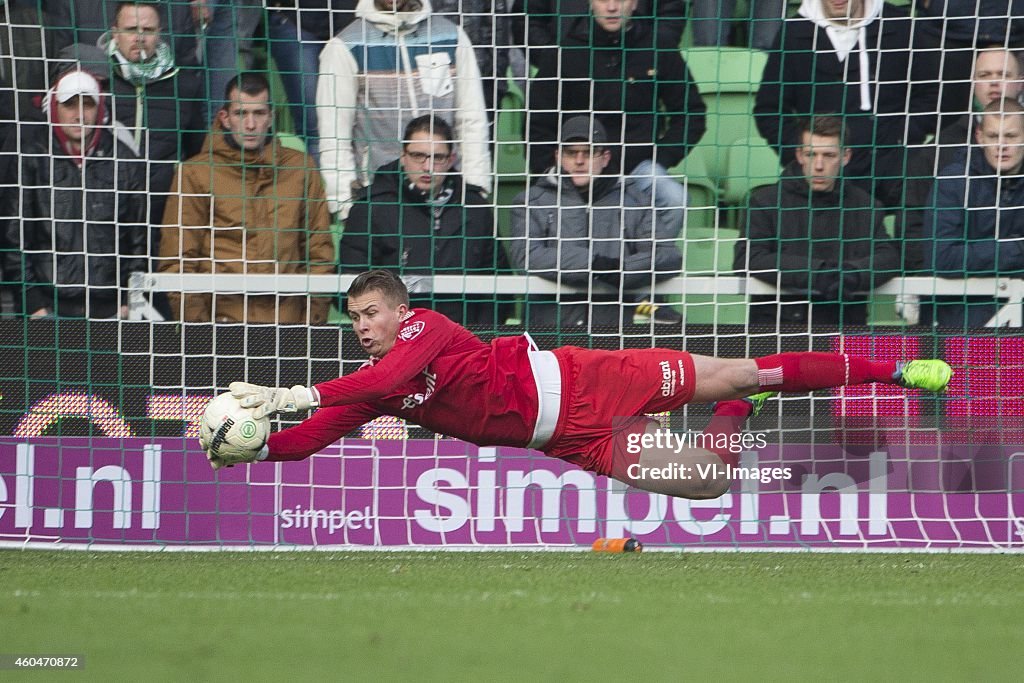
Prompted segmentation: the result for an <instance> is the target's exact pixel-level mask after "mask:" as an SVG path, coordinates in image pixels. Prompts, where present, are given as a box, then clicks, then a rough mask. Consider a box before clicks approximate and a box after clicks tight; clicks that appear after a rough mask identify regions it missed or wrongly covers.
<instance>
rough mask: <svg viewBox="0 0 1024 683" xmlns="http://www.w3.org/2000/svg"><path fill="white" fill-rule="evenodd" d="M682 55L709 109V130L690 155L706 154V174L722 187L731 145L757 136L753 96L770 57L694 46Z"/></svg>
mask: <svg viewBox="0 0 1024 683" xmlns="http://www.w3.org/2000/svg"><path fill="white" fill-rule="evenodd" d="M682 54H683V58H684V59H685V60H686V63H687V65H688V66H689V68H690V72H691V73H692V74H693V77H694V79H695V80H696V81H697V87H698V89H699V90H700V93H701V96H702V97H703V98H704V103H705V105H706V106H707V109H708V113H707V130H706V132H705V133H704V137H702V138H701V140H700V142H699V143H698V144H697V147H696V148H695V149H694V150H693V151H692V152H691V153H690V156H691V157H692V156H693V155H694V154H697V155H699V156H701V157H703V160H704V166H705V169H706V171H707V176H708V177H709V178H711V179H712V180H713V181H714V182H715V184H716V186H717V187H718V188H719V190H720V189H721V180H722V178H724V177H725V175H727V164H728V150H729V147H730V145H732V144H733V143H734V142H736V141H737V140H740V139H743V138H754V137H757V127H756V126H755V125H754V119H753V115H752V112H753V108H754V95H755V94H756V93H757V90H758V87H759V86H760V82H761V74H762V72H763V71H764V65H765V62H766V61H767V59H768V56H767V55H766V54H765V53H764V52H762V51H760V50H748V49H746V48H739V47H722V48H719V47H694V48H687V49H685V50H683V51H682Z"/></svg>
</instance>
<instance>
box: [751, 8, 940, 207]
mask: <svg viewBox="0 0 1024 683" xmlns="http://www.w3.org/2000/svg"><path fill="white" fill-rule="evenodd" d="M836 12H837V10H836V9H835V6H834V5H833V3H831V2H828V1H827V0H804V2H803V4H802V5H801V6H800V15H799V16H797V17H794V18H792V19H789V20H787V21H786V22H785V25H784V26H783V30H782V31H781V32H780V36H781V37H780V41H779V43H778V44H777V47H778V49H774V50H772V51H771V53H770V54H769V55H768V61H767V63H766V64H765V67H764V73H763V75H762V77H761V87H760V89H759V90H758V93H757V98H756V101H755V104H754V116H755V119H756V121H757V128H758V130H759V131H760V132H761V135H762V136H763V137H764V139H765V140H767V141H768V142H769V143H770V144H771V145H772V146H773V147H775V148H776V150H777V151H778V153H779V158H780V161H781V162H782V165H783V166H785V165H787V164H789V163H790V162H791V161H793V158H794V152H795V150H796V148H797V147H798V146H799V143H800V135H799V132H798V130H797V121H798V120H799V119H801V118H806V117H808V116H813V115H815V114H831V113H838V114H839V115H841V116H842V117H843V119H844V122H845V125H846V127H847V130H848V131H849V141H850V148H851V151H852V153H853V155H852V157H851V158H850V163H849V165H848V166H847V167H846V169H845V171H844V175H845V177H846V178H847V179H849V180H852V181H854V182H856V183H858V184H859V185H861V186H862V187H863V188H864V189H866V190H868V191H869V192H871V193H872V194H874V195H875V197H876V198H877V199H879V200H880V201H881V202H882V203H883V204H886V205H887V206H899V205H901V204H902V202H903V197H902V194H903V187H902V185H903V183H902V182H901V181H900V179H902V178H903V177H904V176H905V175H906V173H905V166H906V159H905V157H906V145H910V144H920V143H922V142H924V140H925V138H926V137H927V136H928V135H930V134H933V133H934V132H935V121H936V106H937V105H936V102H937V99H938V54H937V53H935V52H928V51H923V50H919V49H917V47H918V46H917V41H918V40H919V39H918V36H917V34H916V33H915V32H914V31H913V30H912V28H913V23H912V20H911V18H910V17H909V16H908V14H907V12H906V10H905V8H900V7H894V6H892V5H889V4H887V3H885V2H883V1H882V0H851V1H850V2H849V3H847V5H846V9H845V10H843V14H842V15H839V14H837V13H836Z"/></svg>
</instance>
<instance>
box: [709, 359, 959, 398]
mask: <svg viewBox="0 0 1024 683" xmlns="http://www.w3.org/2000/svg"><path fill="white" fill-rule="evenodd" d="M693 363H694V368H695V371H696V390H695V392H694V397H693V399H692V400H693V401H695V402H697V403H712V402H715V401H727V400H730V399H735V398H741V397H743V396H748V395H750V394H753V393H755V392H759V391H784V392H785V391H796V392H803V391H814V390H815V389H828V388H831V387H840V386H849V385H854V384H865V383H868V382H880V383H882V384H899V385H901V386H904V387H907V388H908V389H924V390H926V391H935V392H938V391H943V390H944V389H945V388H946V385H947V384H948V383H949V380H950V378H951V377H952V375H953V371H952V370H951V369H950V367H949V365H947V364H946V363H945V362H944V361H941V360H913V361H909V362H906V363H901V362H895V361H875V360H871V359H869V358H862V357H859V356H850V355H847V354H844V353H817V352H802V353H801V352H797V353H777V354H774V355H771V356H762V357H761V358H745V359H726V358H712V357H710V356H697V355H694V356H693Z"/></svg>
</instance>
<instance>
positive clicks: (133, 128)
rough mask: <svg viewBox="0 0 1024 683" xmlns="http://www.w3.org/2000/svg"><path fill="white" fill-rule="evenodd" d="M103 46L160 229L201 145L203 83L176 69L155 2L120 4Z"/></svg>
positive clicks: (119, 113) (117, 112)
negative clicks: (181, 167) (187, 163)
mask: <svg viewBox="0 0 1024 683" xmlns="http://www.w3.org/2000/svg"><path fill="white" fill-rule="evenodd" d="M99 45H100V47H101V48H103V49H104V50H105V51H106V54H107V59H108V64H109V67H110V74H111V79H110V90H111V93H112V95H113V97H112V99H113V117H114V119H115V120H117V121H119V122H120V123H121V124H123V125H124V126H125V127H126V128H127V129H128V130H129V131H130V132H131V135H132V139H133V142H134V144H135V147H136V149H138V150H139V153H140V155H141V156H142V157H143V158H144V159H146V160H147V161H148V162H149V193H150V194H149V202H150V204H149V207H150V212H149V217H150V224H151V225H153V226H158V225H160V222H161V220H162V219H163V215H164V205H165V204H166V203H167V192H168V191H169V190H170V187H171V178H173V176H174V170H175V167H176V165H177V163H178V162H179V161H181V160H183V159H187V158H189V157H190V156H193V155H194V154H197V153H198V152H199V149H200V147H202V143H203V137H204V129H205V124H204V119H203V112H202V107H203V101H204V100H205V98H204V97H202V95H201V91H202V83H201V82H200V80H199V77H198V75H197V74H196V72H195V71H194V70H191V69H187V70H183V69H179V68H178V67H177V66H176V65H175V63H174V54H173V53H172V52H171V48H170V45H169V44H168V43H167V42H165V41H164V39H163V35H162V27H161V25H160V13H159V11H158V10H157V7H156V6H155V5H153V4H146V3H137V2H122V3H119V4H118V7H117V14H116V15H115V16H114V23H113V26H112V27H111V29H110V31H109V32H108V33H106V34H104V35H103V37H101V38H100V41H99ZM154 230H156V228H155V227H154ZM158 234H159V233H158V232H154V234H153V237H154V242H155V241H156V238H157V237H158ZM154 246H155V244H154Z"/></svg>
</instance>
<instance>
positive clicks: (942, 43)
mask: <svg viewBox="0 0 1024 683" xmlns="http://www.w3.org/2000/svg"><path fill="white" fill-rule="evenodd" d="M914 6H915V12H914V16H915V20H916V22H917V29H916V30H917V31H918V32H919V33H920V34H921V42H920V43H919V44H920V46H921V47H922V48H924V49H926V50H929V51H935V52H937V53H941V54H942V94H941V97H940V101H939V111H940V113H941V114H942V119H943V120H942V125H941V126H940V127H941V128H945V127H947V126H949V125H952V124H953V122H955V121H956V120H957V119H958V118H959V117H960V115H961V114H962V113H963V111H964V103H965V102H968V101H969V100H970V97H971V70H972V69H973V67H974V53H975V50H977V49H979V48H983V47H987V46H993V45H1001V46H1003V47H1013V46H1015V45H1016V46H1021V45H1024V0H915V2H914Z"/></svg>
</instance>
